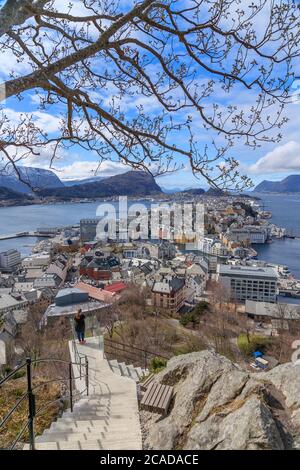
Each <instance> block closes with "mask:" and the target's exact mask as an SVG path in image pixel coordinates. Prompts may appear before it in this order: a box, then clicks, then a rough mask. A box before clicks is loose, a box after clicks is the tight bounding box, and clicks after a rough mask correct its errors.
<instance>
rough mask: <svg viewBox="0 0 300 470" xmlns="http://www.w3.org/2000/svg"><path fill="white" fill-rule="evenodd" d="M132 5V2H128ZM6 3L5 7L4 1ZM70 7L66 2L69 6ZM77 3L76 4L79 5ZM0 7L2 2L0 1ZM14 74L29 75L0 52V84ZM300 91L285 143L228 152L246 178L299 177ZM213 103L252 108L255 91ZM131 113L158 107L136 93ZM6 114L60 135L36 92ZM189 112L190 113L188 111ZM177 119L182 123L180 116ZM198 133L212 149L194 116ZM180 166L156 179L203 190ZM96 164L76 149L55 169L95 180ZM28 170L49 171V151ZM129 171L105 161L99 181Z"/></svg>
mask: <svg viewBox="0 0 300 470" xmlns="http://www.w3.org/2000/svg"><path fill="white" fill-rule="evenodd" d="M129 1H130V0H129ZM2 3H3V2H2ZM66 3H67V2H66ZM76 3H78V1H77V0H75V4H76ZM0 5H1V0H0ZM12 70H14V71H16V73H20V74H22V73H24V72H25V73H26V71H27V65H26V63H24V62H21V63H17V62H16V60H15V58H13V57H12V56H8V54H7V51H5V52H4V51H3V50H1V47H0V82H1V81H4V80H5V79H7V77H8V76H9V74H10V72H11V71H12ZM207 78H208V77H206V76H205V74H203V73H202V74H201V76H200V75H198V76H197V79H198V80H202V81H205V80H206V79H207ZM299 90H300V80H296V81H295V82H294V85H293V89H292V92H293V100H292V103H291V104H289V105H288V106H287V107H286V110H285V115H287V116H288V118H289V121H288V123H287V124H286V125H285V127H284V128H283V129H282V130H281V132H282V135H283V138H282V140H281V142H280V143H276V144H274V143H265V144H263V146H261V147H260V148H256V149H255V150H251V148H249V147H246V146H245V145H244V143H243V142H237V143H236V145H235V146H234V148H233V149H232V150H231V151H230V155H232V156H233V157H235V158H236V159H237V160H238V161H239V162H240V167H241V170H242V172H243V173H245V174H247V175H249V176H250V177H251V178H252V179H253V182H254V183H257V182H260V181H261V180H262V179H271V180H278V179H281V178H282V177H285V176H287V175H288V174H295V173H299V174H300V133H299V129H300V100H299V99H298V93H299ZM99 93H101V99H109V98H110V96H109V90H106V91H105V92H103V91H101V92H100V91H99ZM212 99H213V100H214V101H215V102H218V103H219V104H220V106H225V105H226V104H228V101H230V102H232V101H233V104H237V105H239V106H245V107H247V106H250V104H251V100H252V99H253V96H252V92H249V90H246V89H243V88H242V87H237V88H236V90H235V93H234V94H231V95H230V96H225V95H224V93H222V91H220V92H218V93H217V94H215V95H214V96H213V97H212ZM123 104H124V106H125V107H126V110H127V112H128V113H129V114H130V115H131V116H134V113H135V107H136V106H138V105H140V104H142V105H143V108H144V111H145V113H146V114H149V115H155V113H156V107H157V103H156V102H155V100H153V99H151V98H148V99H145V98H144V97H142V96H140V95H138V94H136V95H135V96H132V97H130V98H128V100H127V101H126V102H125V103H123ZM2 106H3V108H4V109H5V113H6V114H7V115H8V117H9V118H10V119H11V120H12V122H13V121H14V120H16V119H17V118H18V116H19V114H18V113H21V112H22V113H25V112H29V113H33V115H34V118H35V122H36V123H37V124H38V125H40V126H41V127H42V128H43V129H46V130H47V132H48V133H49V135H53V136H54V135H56V133H57V130H58V127H59V119H60V118H59V116H60V109H59V107H57V106H52V107H51V108H47V109H46V110H41V109H39V107H38V104H37V99H36V95H35V93H34V91H31V92H28V93H26V94H24V96H23V99H22V100H21V101H19V100H17V99H15V98H12V99H9V100H6V102H4V103H2ZM186 113H189V114H190V113H191V110H188V111H186ZM176 118H178V119H179V118H181V116H179V115H178V116H177V117H176ZM193 126H194V127H193V128H194V133H196V134H197V138H198V140H199V145H200V146H203V145H205V143H206V142H207V143H208V144H210V141H211V138H212V132H211V131H206V130H205V129H203V126H202V124H201V121H200V119H199V117H198V116H193ZM173 138H174V142H184V140H187V139H188V135H187V134H186V133H185V132H181V133H180V134H174V136H173ZM178 162H179V163H180V164H182V165H183V167H184V168H183V169H182V170H180V171H178V172H176V173H173V174H170V175H168V176H164V177H161V178H159V179H158V183H159V184H160V185H161V186H164V187H168V188H171V187H182V188H184V187H195V186H205V185H206V183H205V182H203V180H201V179H200V181H199V180H197V179H196V178H195V177H194V176H193V174H192V172H191V171H190V169H189V165H188V163H187V162H186V161H185V160H184V158H183V157H181V158H180V157H179V158H178ZM97 163H98V158H97V155H95V154H93V152H87V151H84V150H82V149H81V148H80V147H72V148H70V149H68V150H63V151H61V152H60V153H59V159H58V160H57V161H56V162H55V165H54V168H55V171H56V172H57V174H58V176H59V177H61V178H62V179H81V178H86V177H90V176H92V175H93V171H94V170H95V169H96V167H97ZM25 164H26V165H31V166H38V167H42V168H47V167H49V152H48V151H46V150H45V152H41V155H40V156H39V157H35V158H30V159H28V160H27V161H26V162H25ZM128 169H129V168H127V167H124V166H122V165H121V164H120V163H119V162H118V161H117V159H115V161H112V162H111V161H109V162H103V164H102V165H101V167H100V170H99V172H98V175H99V176H109V175H113V174H116V173H118V172H123V171H128Z"/></svg>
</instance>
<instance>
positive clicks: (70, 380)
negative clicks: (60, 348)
mask: <svg viewBox="0 0 300 470" xmlns="http://www.w3.org/2000/svg"><path fill="white" fill-rule="evenodd" d="M69 391H70V406H71V413H73V385H72V363H71V362H70V364H69Z"/></svg>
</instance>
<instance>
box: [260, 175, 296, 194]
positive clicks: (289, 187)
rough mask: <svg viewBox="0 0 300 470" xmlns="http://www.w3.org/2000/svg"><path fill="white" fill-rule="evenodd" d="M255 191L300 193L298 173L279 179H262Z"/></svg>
mask: <svg viewBox="0 0 300 470" xmlns="http://www.w3.org/2000/svg"><path fill="white" fill-rule="evenodd" d="M254 191H255V192H257V193H300V175H290V176H287V177H286V178H284V179H283V180H281V181H268V180H264V181H262V182H261V183H259V184H258V185H257V186H256V187H255V189H254Z"/></svg>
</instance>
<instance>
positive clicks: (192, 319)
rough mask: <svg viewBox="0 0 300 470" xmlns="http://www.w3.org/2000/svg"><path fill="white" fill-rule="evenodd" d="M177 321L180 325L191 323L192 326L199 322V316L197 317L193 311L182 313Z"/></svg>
mask: <svg viewBox="0 0 300 470" xmlns="http://www.w3.org/2000/svg"><path fill="white" fill-rule="evenodd" d="M179 323H180V324H181V325H182V326H187V325H188V324H189V323H192V324H193V326H195V325H196V324H197V323H199V318H198V315H196V314H195V313H193V312H190V313H185V314H184V315H182V317H181V318H180V320H179Z"/></svg>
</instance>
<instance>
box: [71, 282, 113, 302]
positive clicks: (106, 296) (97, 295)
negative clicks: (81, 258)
mask: <svg viewBox="0 0 300 470" xmlns="http://www.w3.org/2000/svg"><path fill="white" fill-rule="evenodd" d="M75 287H76V288H77V289H81V290H82V291H84V292H87V293H88V294H89V296H90V297H91V298H92V299H95V300H102V301H103V302H109V301H112V299H113V297H114V295H115V293H114V292H109V291H108V292H106V291H104V290H103V289H99V287H94V286H90V285H89V284H86V283H85V282H78V284H76V286H75Z"/></svg>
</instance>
